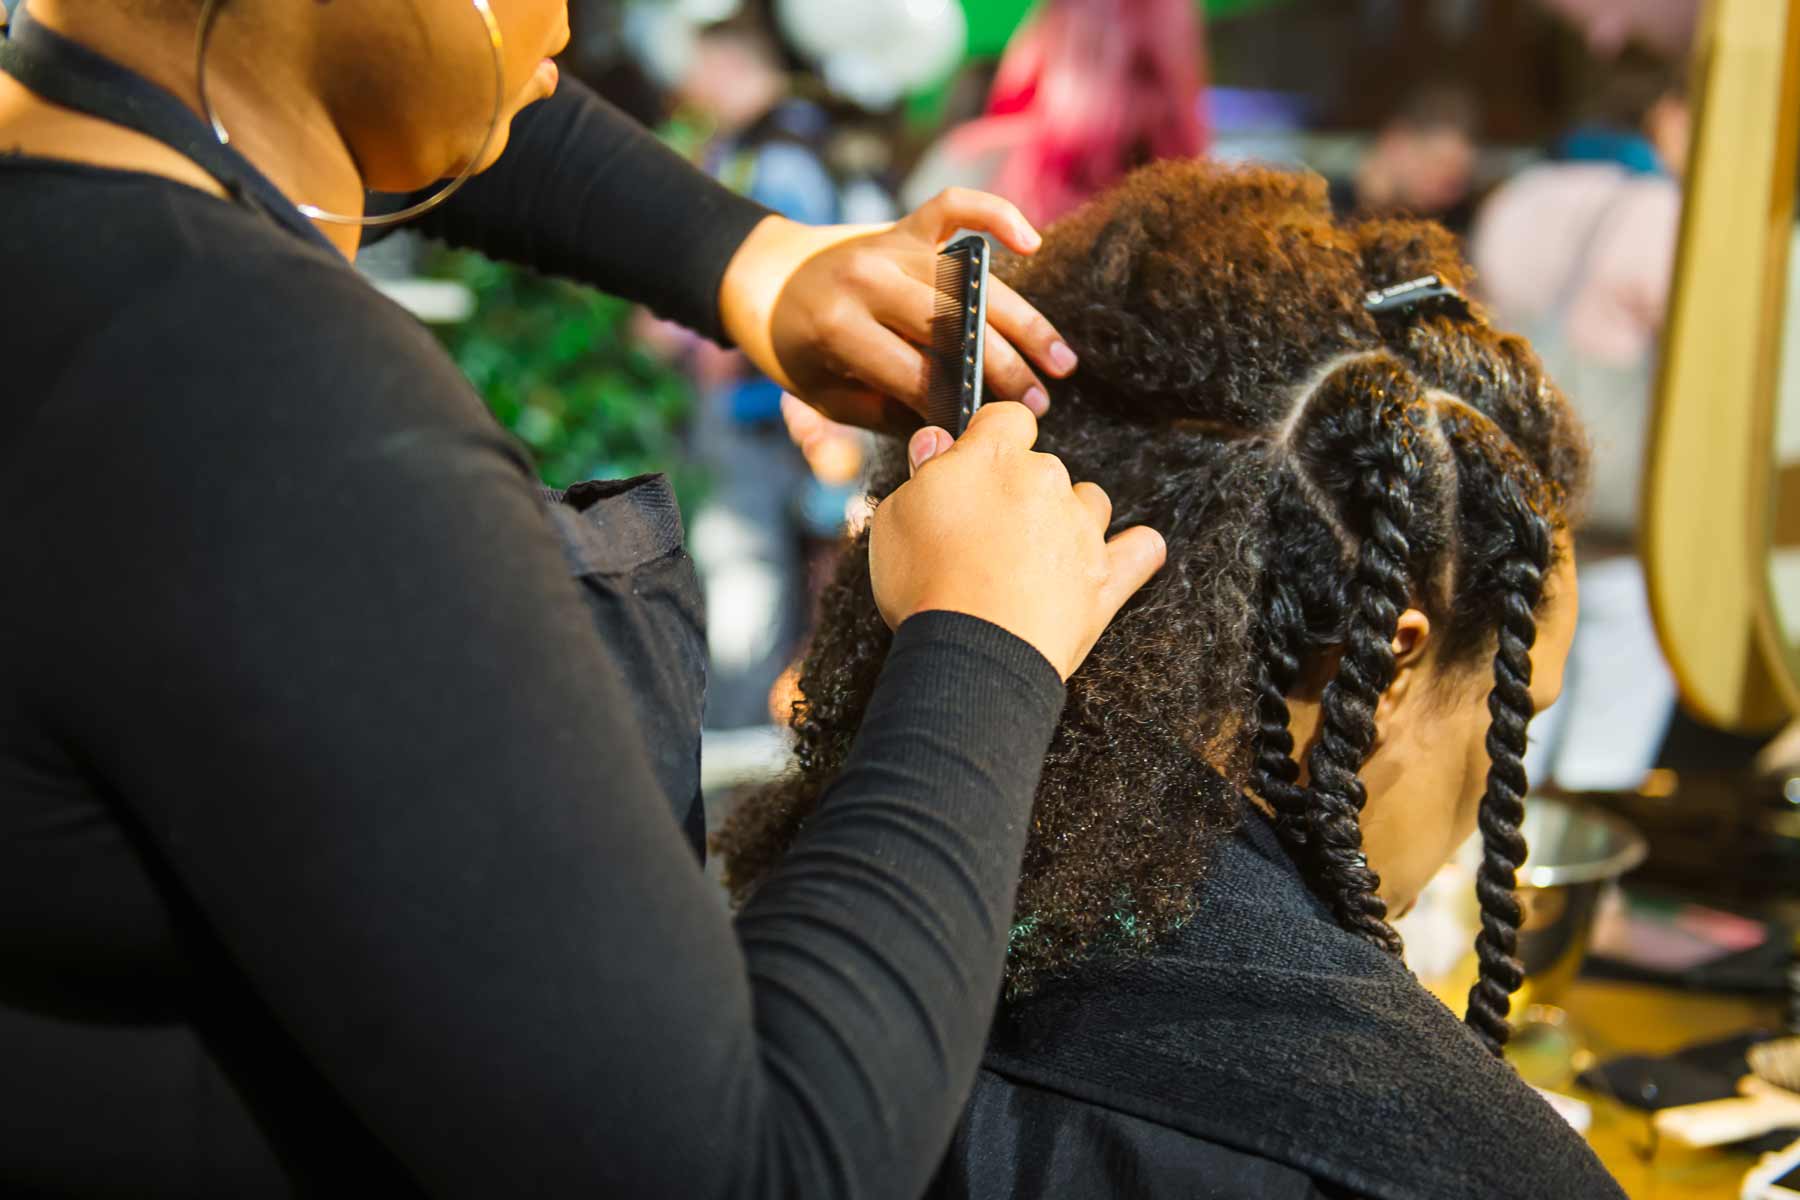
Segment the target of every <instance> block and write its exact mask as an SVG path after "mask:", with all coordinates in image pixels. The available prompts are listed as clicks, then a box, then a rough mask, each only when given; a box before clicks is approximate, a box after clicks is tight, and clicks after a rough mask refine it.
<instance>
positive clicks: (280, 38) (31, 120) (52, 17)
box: [0, 0, 364, 258]
mask: <svg viewBox="0 0 1800 1200" xmlns="http://www.w3.org/2000/svg"><path fill="white" fill-rule="evenodd" d="M178 7H181V8H182V9H184V10H185V9H186V8H187V7H188V6H178ZM199 9H200V5H199V4H198V3H195V4H193V5H192V6H191V11H192V12H193V13H194V14H195V15H194V17H193V18H192V19H187V20H180V19H173V18H171V19H166V20H159V19H157V18H155V17H146V16H145V15H143V14H142V13H135V12H134V13H131V14H129V15H127V13H126V12H125V11H124V10H123V7H122V6H115V5H111V4H69V3H65V2H64V0H31V18H32V20H34V21H36V22H38V23H39V24H41V25H44V26H46V27H47V28H49V29H52V30H54V31H55V32H57V33H60V34H62V35H63V36H64V37H66V38H69V39H70V40H72V41H75V42H78V43H80V44H81V45H83V46H85V47H87V48H88V49H90V50H93V51H95V52H96V53H98V54H102V55H105V56H106V57H107V58H110V59H112V60H113V61H114V62H117V63H119V64H120V65H122V66H125V67H128V68H129V69H131V70H132V71H135V72H136V73H137V74H139V75H142V76H143V77H144V78H145V79H148V80H149V81H150V82H152V83H154V84H156V85H157V86H158V87H161V88H163V89H164V90H166V91H168V92H170V93H172V94H173V95H174V96H175V97H176V98H178V99H179V100H180V101H181V102H182V103H183V104H185V105H187V107H188V108H190V109H192V110H193V111H194V112H195V113H196V114H199V113H201V105H200V94H199V88H198V84H197V80H196V78H195V72H194V35H195V32H196V29H195V24H194V22H195V20H197V16H198V12H199ZM297 47H298V48H300V49H301V50H302V52H301V53H296V52H295V50H296V48H297ZM305 47H306V39H305V37H304V34H303V32H301V31H295V30H286V29H284V28H283V26H282V24H281V20H280V15H279V14H278V13H277V14H275V15H272V16H267V17H265V16H264V15H263V14H258V15H257V16H255V17H254V18H253V17H251V16H248V15H244V14H240V13H239V12H238V11H237V10H235V9H233V10H228V11H227V12H226V13H224V14H223V15H222V16H221V17H220V18H219V21H218V24H217V27H216V28H215V30H214V34H213V43H212V48H211V50H210V52H209V54H208V56H207V64H206V67H207V71H206V86H207V94H208V97H209V98H210V99H211V101H212V104H213V109H214V111H215V112H217V113H218V114H219V118H220V120H221V121H223V123H224V124H225V126H226V128H227V129H228V130H229V131H230V134H231V144H232V146H233V147H234V148H235V149H236V150H237V151H238V152H239V153H240V154H242V155H243V156H244V157H245V158H247V159H249V160H250V162H251V163H253V164H254V165H255V166H256V168H257V170H259V171H261V172H262V173H263V174H264V175H266V176H267V177H268V178H269V181H270V182H271V183H273V184H274V185H275V186H276V187H277V188H279V189H280V190H281V193H282V194H283V195H284V196H286V197H288V199H289V200H291V201H293V202H295V203H302V202H304V203H308V204H313V205H317V206H318V207H319V208H322V209H325V210H326V211H328V212H339V213H344V214H346V215H351V216H355V215H360V214H361V213H362V211H363V198H364V190H363V182H362V174H361V172H360V171H359V170H358V169H357V165H356V161H355V158H354V157H353V155H352V154H351V151H350V147H349V146H348V145H347V144H346V143H345V141H344V138H343V136H342V134H341V133H340V132H339V131H338V127H337V125H336V123H335V122H334V121H333V120H332V118H331V114H330V112H329V111H328V109H327V108H326V105H325V103H324V101H323V99H322V98H321V97H320V95H319V93H318V91H317V89H316V88H315V87H314V86H313V85H312V84H311V82H310V80H309V78H308V68H309V66H310V56H309V55H307V54H306V53H304V52H303V51H304V49H305ZM0 146H4V147H6V148H7V149H8V150H13V149H15V148H16V149H17V150H18V151H20V152H22V153H27V154H34V155H39V156H43V157H49V158H62V159H70V160H74V161H78V162H85V163H90V164H93V165H97V166H103V167H114V168H118V169H121V170H133V171H146V172H149V173H151V174H155V175H162V176H165V177H166V178H169V179H173V180H176V181H177V182H180V183H184V184H187V185H189V186H191V187H198V188H200V189H201V190H203V191H207V192H211V193H213V194H214V195H222V194H223V191H222V189H221V188H220V187H219V186H218V184H217V182H216V181H214V180H213V179H212V178H211V177H210V176H208V175H207V174H206V173H205V172H204V171H202V170H201V169H200V168H199V167H198V166H196V165H195V164H193V163H192V162H190V161H189V160H188V159H187V158H185V157H184V156H182V155H181V154H179V153H177V152H176V151H174V150H172V149H170V148H168V147H167V146H164V145H162V144H161V143H159V142H156V141H154V140H153V139H150V138H147V137H144V136H143V135H141V134H138V133H135V132H133V131H131V130H128V129H124V128H122V127H120V126H117V125H114V124H112V123H111V122H108V121H102V120H99V119H96V118H94V117H89V116H86V115H84V114H80V113H74V112H70V111H69V110H67V109H63V108H60V107H58V106H56V105H53V104H50V103H48V102H47V101H43V100H40V99H38V98H37V97H35V96H33V95H31V94H30V93H29V92H27V91H26V90H25V89H23V88H21V87H19V86H18V85H17V84H14V83H13V82H12V81H11V80H8V79H5V78H4V77H0ZM320 231H321V232H322V233H323V234H324V235H325V237H326V238H327V239H329V240H330V241H331V243H332V244H333V245H334V246H336V247H337V248H338V250H339V251H341V252H342V253H343V255H344V256H345V257H346V258H349V257H352V256H354V255H355V253H356V247H357V245H358V243H359V242H360V240H361V232H360V230H358V229H357V228H356V227H355V226H351V225H336V224H321V225H320Z"/></svg>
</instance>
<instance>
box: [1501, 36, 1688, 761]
mask: <svg viewBox="0 0 1800 1200" xmlns="http://www.w3.org/2000/svg"><path fill="white" fill-rule="evenodd" d="M1688 134H1689V113H1688V105H1687V100H1686V89H1685V81H1684V78H1683V74H1682V71H1681V70H1680V68H1679V67H1678V66H1677V65H1675V64H1672V63H1669V62H1667V61H1664V60H1662V59H1659V58H1656V57H1654V56H1652V55H1651V54H1649V53H1648V52H1646V51H1642V50H1637V49H1633V50H1630V51H1628V52H1626V53H1625V54H1623V55H1622V56H1621V57H1620V58H1619V59H1618V60H1617V61H1615V62H1614V63H1612V64H1610V65H1609V66H1608V67H1606V68H1605V69H1604V70H1603V71H1602V72H1600V74H1599V79H1598V83H1597V86H1596V88H1595V90H1594V92H1593V94H1592V96H1591V97H1590V98H1589V99H1588V100H1587V102H1586V103H1585V104H1584V105H1583V106H1582V109H1581V111H1580V116H1579V118H1578V119H1577V121H1576V122H1575V124H1574V125H1573V127H1572V128H1571V129H1569V131H1568V132H1566V133H1565V134H1563V135H1562V136H1560V137H1559V138H1557V139H1556V140H1555V142H1553V143H1552V145H1551V148H1550V153H1549V157H1548V158H1547V160H1546V161H1544V162H1542V163H1540V164H1538V165H1536V166H1533V167H1530V168H1528V169H1527V170H1525V171H1524V172H1522V173H1520V174H1519V175H1517V176H1515V177H1514V178H1513V179H1511V180H1509V181H1507V182H1506V183H1504V184H1503V185H1501V187H1500V188H1499V189H1498V190H1496V191H1495V192H1494V194H1493V195H1492V196H1491V197H1490V198H1489V200H1488V201H1487V203H1486V205H1485V206H1484V207H1483V209H1482V211H1481V215H1480V219H1479V221H1478V222H1477V224H1476V228H1475V231H1474V236H1473V243H1472V258H1473V260H1474V263H1475V267H1476V270H1477V272H1478V276H1477V278H1478V282H1479V287H1480V289H1481V293H1482V296H1483V298H1484V299H1485V300H1486V301H1487V303H1488V304H1489V305H1490V307H1491V308H1492V310H1493V312H1494V316H1495V318H1496V320H1497V321H1498V323H1499V324H1500V325H1501V326H1502V327H1504V328H1508V329H1514V330H1517V331H1518V332H1520V333H1522V334H1524V335H1525V336H1526V337H1527V338H1529V339H1530V340H1531V343H1532V344H1533V345H1534V346H1535V347H1536V348H1537V351H1538V353H1539V355H1540V356H1541V357H1542V358H1543V360H1544V363H1545V365H1546V366H1547V367H1548V368H1549V371H1550V374H1551V376H1552V378H1554V379H1556V380H1557V381H1558V382H1559V383H1560V384H1561V385H1562V387H1563V389H1564V390H1565V391H1566V392H1567V393H1568V395H1569V399H1570V400H1571V402H1572V403H1573V404H1574V405H1575V408H1576V410H1577V411H1578V412H1579V413H1580V414H1581V416H1582V419H1583V420H1584V421H1585V422H1586V424H1587V426H1588V429H1589V432H1590V435H1591V437H1592V439H1593V468H1592V469H1593V488H1592V499H1591V502H1590V508H1589V512H1588V517H1587V521H1586V524H1585V525H1584V526H1583V528H1582V539H1581V541H1582V546H1581V554H1580V561H1581V594H1582V619H1581V627H1580V632H1579V634H1578V635H1577V638H1576V643H1575V649H1574V652H1573V655H1572V658H1571V662H1570V670H1569V683H1568V687H1567V689H1566V693H1565V697H1564V699H1563V700H1562V702H1561V703H1560V704H1559V705H1558V706H1557V709H1556V710H1555V712H1554V713H1552V714H1548V715H1547V716H1546V719H1545V720H1544V721H1543V722H1542V723H1541V724H1540V725H1539V726H1538V729H1537V733H1536V737H1537V744H1536V754H1537V756H1538V762H1540V763H1541V764H1542V767H1541V769H1540V771H1539V775H1540V777H1542V778H1544V779H1546V780H1548V779H1550V778H1554V779H1555V781H1556V782H1557V783H1559V784H1561V785H1563V786H1564V787H1568V788H1572V789H1596V788H1626V787H1633V786H1636V784H1637V783H1638V782H1639V781H1640V780H1641V779H1642V778H1643V775H1644V772H1646V771H1647V770H1648V769H1649V768H1650V767H1651V766H1653V765H1655V763H1656V760H1657V756H1658V753H1659V751H1660V750H1661V749H1662V746H1663V743H1664V741H1665V738H1666V736H1667V734H1668V730H1669V727H1670V720H1671V718H1672V717H1673V716H1674V714H1675V711H1676V709H1675V681H1674V678H1673V677H1672V676H1671V675H1670V673H1669V669H1668V666H1667V664H1666V663H1665V661H1664V658H1663V655H1662V652H1661V650H1660V648H1659V647H1658V644H1657V640H1656V630H1655V627H1654V625H1653V623H1652V621H1651V615H1650V606H1649V600H1648V597H1647V596H1646V594H1645V591H1644V582H1643V572H1642V570H1641V568H1640V566H1639V564H1638V562H1637V560H1636V558H1635V557H1634V541H1635V538H1636V535H1637V514H1638V500H1639V492H1640V489H1641V484H1642V474H1643V467H1644V454H1645V447H1646V444H1647V439H1648V437H1649V427H1650V418H1651V412H1652V409H1653V406H1654V403H1655V394H1656V367H1657V346H1658V339H1659V337H1660V335H1661V333H1662V329H1663V321H1664V317H1665V315H1666V313H1667V308H1668V297H1669V282H1670V277H1671V275H1672V273H1673V270H1674V262H1675V244H1676V236H1677V233H1678V231H1679V226H1680V221H1681V176H1682V172H1683V170H1684V169H1685V167H1686V163H1687V152H1688Z"/></svg>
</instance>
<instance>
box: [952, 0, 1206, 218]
mask: <svg viewBox="0 0 1800 1200" xmlns="http://www.w3.org/2000/svg"><path fill="white" fill-rule="evenodd" d="M1196 8H1197V6H1196V5H1195V4H1194V3H1193V2H1192V0H1047V2H1046V3H1045V4H1044V6H1043V7H1042V8H1041V9H1039V10H1038V12H1037V13H1036V14H1035V15H1034V16H1033V17H1032V18H1031V19H1030V21H1028V22H1027V23H1026V24H1025V25H1024V26H1023V27H1021V28H1020V29H1019V31H1018V32H1017V33H1015V34H1014V35H1013V38H1012V41H1011V42H1009V43H1008V44H1007V47H1006V54H1005V55H1004V56H1003V57H1002V58H1001V60H1000V68H999V71H998V73H997V74H996V75H995V77H994V86H993V89H992V91H991V92H990V93H989V99H988V109H987V115H985V116H984V117H982V118H980V119H979V120H975V121H971V122H970V123H969V124H967V125H965V126H963V127H962V128H961V129H958V130H956V131H955V132H954V133H952V134H951V135H950V138H949V143H948V146H947V149H948V150H949V152H950V153H951V154H953V155H956V156H958V157H961V158H964V159H969V160H979V159H982V158H984V157H987V156H989V155H993V154H995V153H1001V154H1002V155H1003V158H1002V160H1001V163H1000V166H999V170H998V172H997V173H996V174H995V176H994V177H993V179H992V181H991V182H990V183H989V184H988V187H989V189H990V190H992V191H994V192H997V193H999V194H1000V195H1002V196H1005V197H1007V198H1008V199H1010V200H1011V201H1013V203H1015V204H1017V205H1018V206H1019V207H1020V208H1021V209H1023V210H1024V212H1025V215H1026V216H1028V217H1029V218H1031V220H1032V221H1033V222H1035V223H1037V224H1040V225H1041V224H1046V223H1048V222H1050V221H1054V220H1055V219H1056V218H1057V217H1059V216H1061V215H1062V214H1063V213H1065V212H1067V211H1068V210H1069V209H1071V208H1073V207H1075V206H1076V205H1077V204H1079V203H1081V202H1082V201H1083V200H1085V199H1087V198H1088V197H1089V196H1091V195H1093V194H1094V193H1096V192H1098V191H1100V190H1102V189H1104V188H1106V187H1108V186H1109V185H1111V184H1113V183H1114V182H1116V181H1117V180H1118V179H1119V178H1121V177H1122V176H1123V175H1124V174H1125V173H1126V172H1127V171H1129V170H1130V169H1131V168H1132V167H1134V166H1136V165H1138V164H1139V163H1141V162H1144V161H1149V160H1154V159H1161V158H1188V157H1192V156H1194V155H1197V154H1200V153H1202V152H1204V150H1205V149H1206V142H1207V130H1206V127H1205V123H1204V121H1203V119H1202V116H1201V87H1202V84H1203V82H1204V74H1205V68H1204V61H1205V58H1204V43H1203V37H1202V32H1201V27H1200V21H1199V17H1198V15H1197V13H1196Z"/></svg>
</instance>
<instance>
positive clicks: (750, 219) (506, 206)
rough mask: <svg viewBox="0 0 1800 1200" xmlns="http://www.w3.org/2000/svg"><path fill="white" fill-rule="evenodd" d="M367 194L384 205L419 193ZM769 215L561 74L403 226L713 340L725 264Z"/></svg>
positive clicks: (375, 206) (376, 206)
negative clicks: (456, 184)
mask: <svg viewBox="0 0 1800 1200" xmlns="http://www.w3.org/2000/svg"><path fill="white" fill-rule="evenodd" d="M436 190H437V189H436V187H432V188H427V189H426V190H425V191H423V192H420V193H417V194H416V195H410V196H383V197H373V198H371V205H370V208H371V211H386V212H393V211H397V210H398V209H400V208H402V207H404V206H406V205H408V204H411V203H414V202H416V201H418V200H422V199H424V198H425V197H426V196H428V195H430V194H431V193H432V192H434V191H436ZM768 215H769V210H768V209H766V208H764V207H763V206H762V205H760V204H757V203H755V202H753V201H751V200H747V199H745V198H744V197H742V196H739V195H737V194H736V193H735V192H733V191H731V190H730V189H728V188H726V187H723V186H722V185H720V184H719V183H717V182H715V181H714V180H713V179H712V178H711V177H710V176H708V175H707V174H706V173H705V172H704V171H701V170H700V169H699V168H697V167H695V166H694V165H693V164H691V163H689V162H687V161H686V160H684V159H683V158H682V157H681V156H680V155H678V154H676V153H675V152H674V151H672V150H670V149H669V148H668V147H667V146H665V145H663V144H662V143H661V142H660V141H658V140H657V139H656V138H655V137H654V136H652V135H651V134H650V133H649V132H648V131H646V130H645V129H644V128H643V126H641V125H639V124H638V123H637V122H636V121H633V120H632V119H631V118H630V117H628V116H626V115H625V114H624V113H622V112H620V111H619V110H618V109H616V108H614V107H613V106H612V105H610V104H608V103H607V102H606V101H604V100H602V99H601V98H600V97H598V96H596V95H595V94H594V93H593V92H592V91H590V90H589V89H588V88H587V87H586V86H585V85H583V84H582V83H580V82H579V81H578V80H574V79H570V78H567V77H565V78H564V79H563V81H562V82H561V83H560V84H559V85H558V86H557V90H556V94H555V95H553V96H551V97H550V98H549V99H548V100H543V101H540V102H538V103H537V104H534V105H532V106H531V107H530V108H527V109H526V110H525V111H524V112H522V113H520V114H519V116H518V117H517V118H516V119H515V120H514V121H513V124H512V137H511V140H510V141H509V142H508V143H507V147H506V150H505V152H504V153H502V154H501V156H500V159H499V161H497V162H496V163H495V164H494V165H493V166H492V167H490V168H489V169H488V170H486V171H484V172H482V173H481V174H480V175H477V176H475V177H474V178H473V179H471V180H469V182H468V183H467V184H465V185H464V186H463V187H462V188H461V189H460V190H459V191H457V192H456V193H455V194H454V195H453V196H451V197H450V199H449V200H447V201H445V202H444V203H443V204H442V205H441V206H439V207H438V208H436V209H433V210H432V211H431V212H429V213H427V214H425V215H424V216H422V217H420V218H419V219H418V220H417V221H416V222H414V223H413V226H412V227H413V228H415V229H417V230H419V231H420V232H421V233H424V234H426V235H428V236H430V237H435V238H439V239H441V240H443V241H446V242H448V243H450V244H451V245H453V246H462V247H466V248H468V249H472V250H479V251H481V252H482V253H483V254H486V255H487V256H488V257H489V258H497V259H504V260H505V261H507V262H514V263H518V264H520V265H522V266H527V267H531V268H533V269H535V270H538V271H542V272H544V273H545V274H550V275H561V276H565V277H567V278H569V279H573V280H575V281H577V282H579V283H586V284H590V285H592V286H594V287H597V288H599V289H600V290H601V291H604V292H610V293H612V294H613V295H615V296H623V297H625V298H626V299H627V300H635V301H637V302H638V303H640V304H645V305H648V306H649V307H650V308H651V309H653V310H654V311H655V312H656V313H657V314H658V315H659V316H663V317H667V318H669V319H670V320H673V321H679V322H681V323H682V324H683V325H686V326H687V327H688V328H690V329H693V330H696V331H698V332H700V333H703V334H705V335H706V336H708V337H710V338H713V339H715V340H718V341H721V342H722V341H725V340H726V338H725V331H724V329H723V327H722V326H720V324H719V283H720V280H721V279H723V278H724V275H725V265H726V264H727V263H728V262H730V261H731V256H732V255H733V254H735V253H737V248H738V247H739V246H740V245H742V244H743V241H744V238H745V237H747V236H749V233H750V230H751V229H753V228H754V227H755V226H756V224H757V222H759V221H761V220H762V219H763V218H764V217H766V216H768Z"/></svg>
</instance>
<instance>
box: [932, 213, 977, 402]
mask: <svg viewBox="0 0 1800 1200" xmlns="http://www.w3.org/2000/svg"><path fill="white" fill-rule="evenodd" d="M970 267H971V263H970V255H969V252H968V251H967V250H958V249H956V248H954V247H953V248H951V249H950V250H947V251H945V252H944V253H942V254H940V255H938V259H937V276H936V279H935V280H934V290H935V291H936V293H937V298H936V301H935V302H934V303H933V304H932V308H931V348H930V354H929V358H930V363H931V372H930V379H929V380H928V382H927V385H926V392H925V422H926V424H928V425H938V426H941V427H943V428H944V429H946V430H948V431H949V432H950V434H951V436H952V437H954V436H955V435H957V434H959V433H961V432H962V428H963V422H964V420H965V417H964V414H963V380H964V370H963V368H964V367H965V366H966V365H967V363H966V361H965V359H966V358H967V353H966V351H965V347H966V346H967V344H968V336H967V332H966V327H967V324H968V323H967V320H966V317H967V314H966V313H965V312H964V311H963V309H964V307H965V305H964V301H963V297H964V296H965V295H966V294H967V293H968V289H969V271H970Z"/></svg>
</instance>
